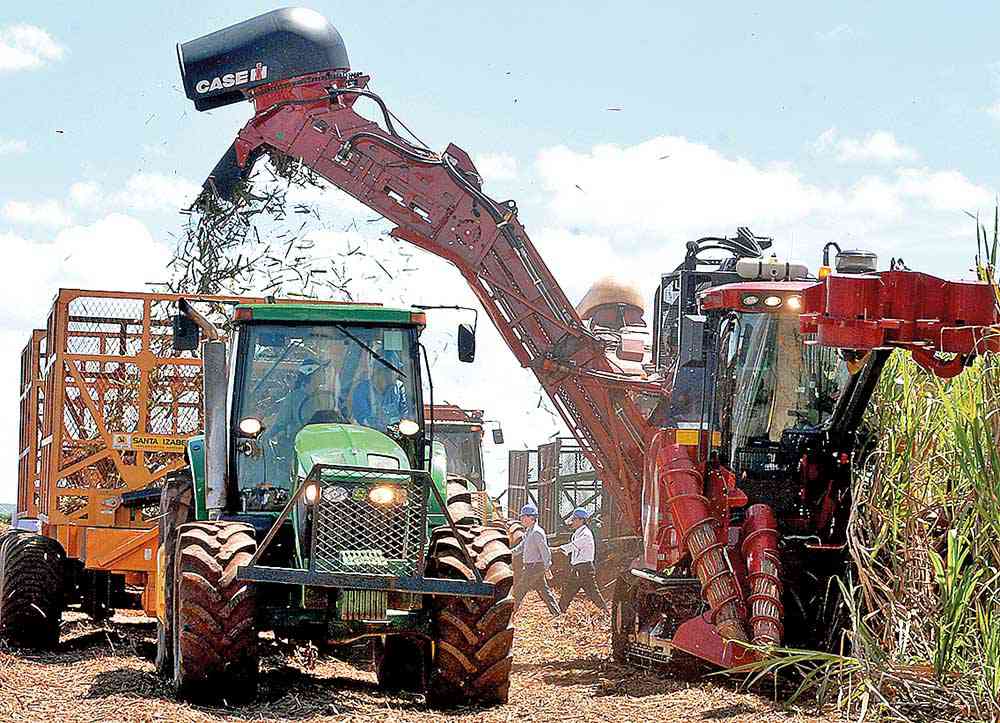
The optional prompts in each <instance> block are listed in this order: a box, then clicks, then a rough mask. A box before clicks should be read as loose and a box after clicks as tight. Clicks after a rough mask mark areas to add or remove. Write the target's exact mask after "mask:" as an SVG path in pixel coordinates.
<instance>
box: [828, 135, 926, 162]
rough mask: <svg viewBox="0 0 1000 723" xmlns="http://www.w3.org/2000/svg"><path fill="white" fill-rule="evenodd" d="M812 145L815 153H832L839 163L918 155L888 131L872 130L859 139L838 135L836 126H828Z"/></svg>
mask: <svg viewBox="0 0 1000 723" xmlns="http://www.w3.org/2000/svg"><path fill="white" fill-rule="evenodd" d="M813 145H814V148H815V149H816V151H817V153H822V154H827V153H829V154H833V155H835V156H836V158H837V160H838V161H840V162H841V163H854V162H866V161H874V162H879V163H889V162H892V161H915V160H917V159H918V158H919V157H920V154H918V153H917V152H916V151H915V150H914V149H913V148H910V147H909V146H904V145H902V144H901V143H899V141H897V140H896V136H895V135H893V134H892V133H890V132H889V131H874V132H872V133H869V134H868V135H867V136H865V137H864V138H860V139H859V138H848V137H839V136H838V133H837V129H836V128H828V129H827V130H825V131H823V133H821V134H820V136H819V138H817V139H816V142H815V143H814V144H813Z"/></svg>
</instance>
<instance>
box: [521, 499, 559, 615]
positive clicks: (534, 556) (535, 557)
mask: <svg viewBox="0 0 1000 723" xmlns="http://www.w3.org/2000/svg"><path fill="white" fill-rule="evenodd" d="M520 518H521V524H522V525H524V538H523V539H522V540H521V541H520V542H519V543H517V545H516V546H515V547H514V549H513V550H511V552H512V553H514V554H515V555H520V556H521V558H522V560H523V561H524V570H523V571H522V572H521V574H520V576H518V578H517V579H516V580H515V581H514V612H515V613H516V612H517V610H518V608H520V607H521V603H522V602H524V596H525V595H527V594H528V592H529V591H531V590H534V591H535V592H537V593H538V597H540V598H541V599H542V601H543V602H544V603H545V604H546V605H547V606H548V608H549V612H550V613H552V616H553V617H555V616H556V615H558V614H559V605H558V603H556V596H555V594H554V593H553V592H552V588H550V587H549V580H551V579H552V573H551V572H549V567H550V566H551V565H552V552H551V550H549V544H548V542H547V541H546V540H545V530H543V529H542V526H541V525H539V524H538V508H537V507H535V506H534V505H532V504H527V505H525V506H524V507H522V508H521V515H520Z"/></svg>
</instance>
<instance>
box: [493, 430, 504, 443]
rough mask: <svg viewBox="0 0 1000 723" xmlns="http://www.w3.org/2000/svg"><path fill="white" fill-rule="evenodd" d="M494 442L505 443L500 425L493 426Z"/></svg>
mask: <svg viewBox="0 0 1000 723" xmlns="http://www.w3.org/2000/svg"><path fill="white" fill-rule="evenodd" d="M493 444H503V430H502V429H500V427H494V428H493Z"/></svg>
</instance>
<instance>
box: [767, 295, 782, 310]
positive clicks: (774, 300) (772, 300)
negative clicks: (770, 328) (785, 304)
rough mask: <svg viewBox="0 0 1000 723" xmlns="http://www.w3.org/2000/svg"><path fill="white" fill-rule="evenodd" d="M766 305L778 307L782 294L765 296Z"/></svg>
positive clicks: (773, 307)
mask: <svg viewBox="0 0 1000 723" xmlns="http://www.w3.org/2000/svg"><path fill="white" fill-rule="evenodd" d="M764 306H770V307H771V308H772V309H777V308H778V307H779V306H781V297H780V296H765V297H764Z"/></svg>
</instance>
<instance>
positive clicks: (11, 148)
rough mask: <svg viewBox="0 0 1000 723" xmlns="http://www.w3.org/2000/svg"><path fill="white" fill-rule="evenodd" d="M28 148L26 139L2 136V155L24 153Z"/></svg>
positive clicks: (0, 139)
mask: <svg viewBox="0 0 1000 723" xmlns="http://www.w3.org/2000/svg"><path fill="white" fill-rule="evenodd" d="M27 150H28V144H27V143H26V142H25V141H21V140H17V139H16V138H2V137H0V156H5V155H8V154H11V153H24V152H25V151H27Z"/></svg>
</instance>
